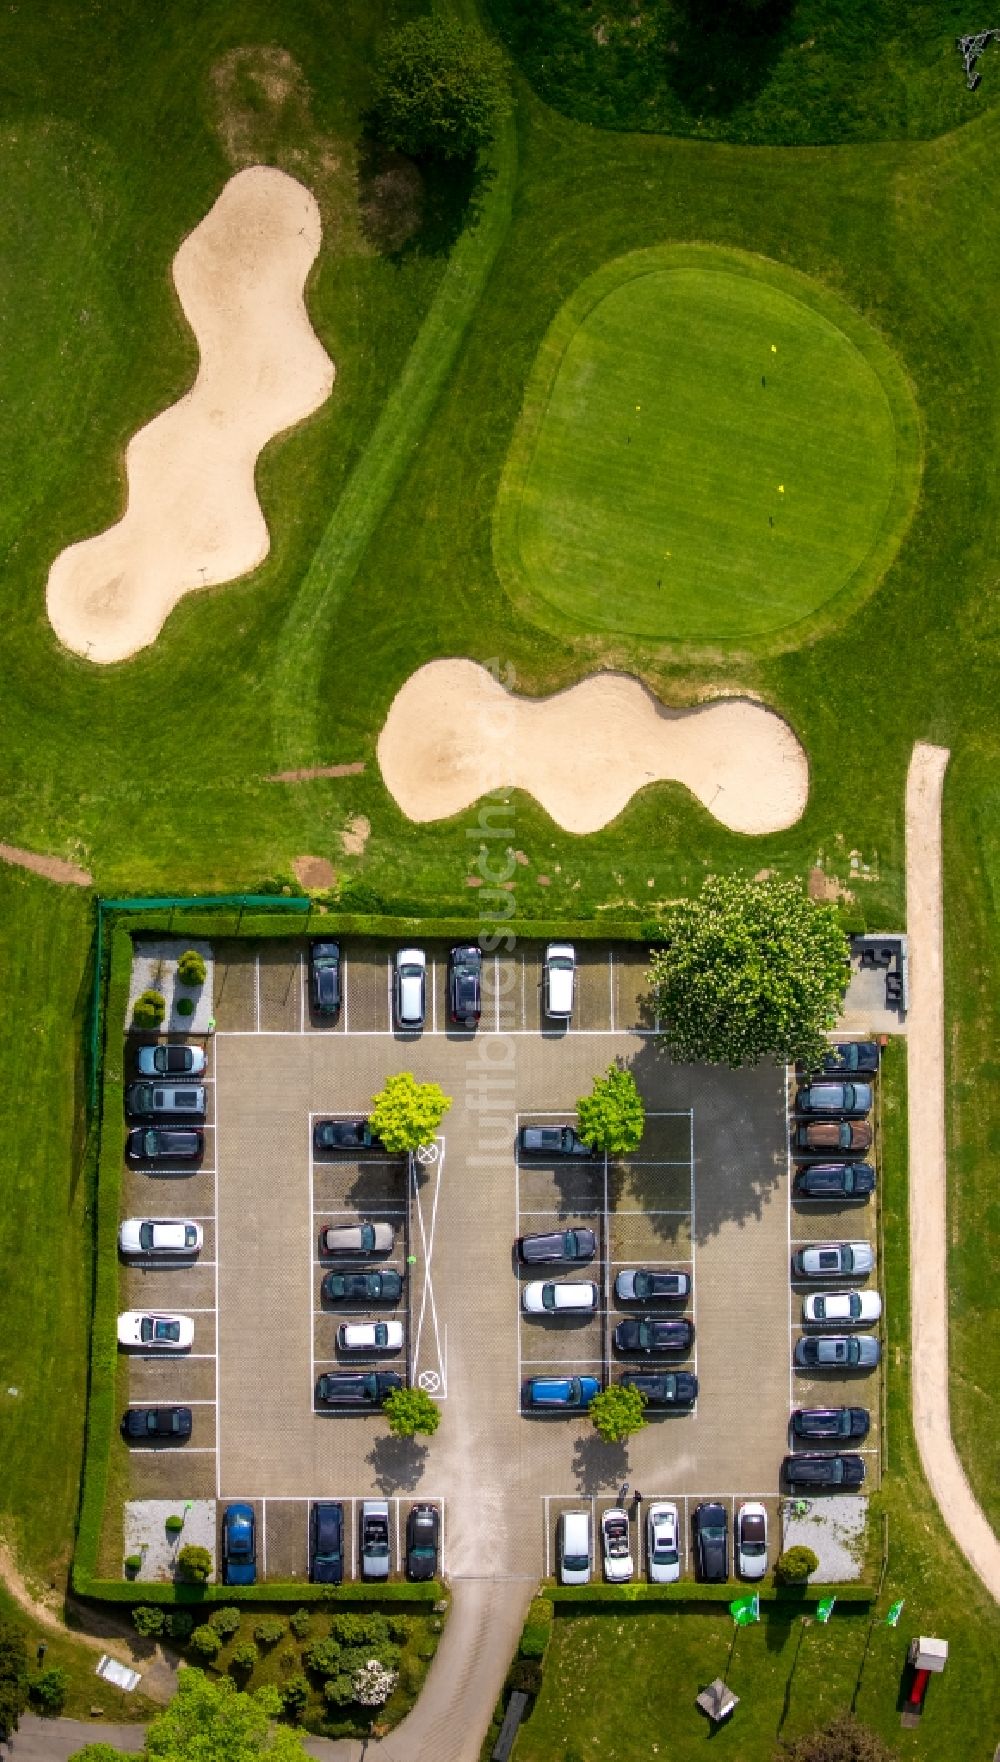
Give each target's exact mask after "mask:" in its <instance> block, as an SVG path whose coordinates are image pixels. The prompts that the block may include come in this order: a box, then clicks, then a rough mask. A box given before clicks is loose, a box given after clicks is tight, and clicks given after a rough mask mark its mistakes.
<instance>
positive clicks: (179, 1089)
mask: <svg viewBox="0 0 1000 1762" xmlns="http://www.w3.org/2000/svg"><path fill="white" fill-rule="evenodd" d="M125 1111H126V1113H127V1114H129V1116H130V1117H131V1118H132V1119H135V1118H137V1117H138V1118H140V1119H141V1118H143V1117H144V1116H152V1118H154V1119H155V1118H156V1117H157V1115H159V1114H182V1115H185V1116H186V1117H187V1118H188V1119H195V1120H203V1119H204V1118H205V1090H204V1088H203V1086H202V1085H201V1084H200V1083H191V1084H184V1083H130V1084H129V1086H128V1088H127V1089H126V1091H125Z"/></svg>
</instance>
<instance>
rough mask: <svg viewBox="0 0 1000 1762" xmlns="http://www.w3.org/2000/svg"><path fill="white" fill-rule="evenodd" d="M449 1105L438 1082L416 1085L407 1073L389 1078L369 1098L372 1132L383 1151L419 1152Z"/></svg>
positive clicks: (434, 1130) (429, 1141)
mask: <svg viewBox="0 0 1000 1762" xmlns="http://www.w3.org/2000/svg"><path fill="white" fill-rule="evenodd" d="M450 1106H451V1096H450V1095H446V1094H445V1093H444V1090H443V1089H442V1088H441V1086H440V1084H438V1083H418V1082H417V1080H416V1078H415V1077H414V1076H413V1075H411V1073H410V1072H409V1071H400V1072H399V1073H398V1075H396V1076H395V1077H389V1078H388V1079H387V1081H386V1083H385V1087H384V1088H382V1089H380V1090H379V1092H378V1094H377V1095H373V1096H372V1111H371V1124H372V1131H373V1132H374V1133H375V1135H376V1137H377V1138H380V1139H381V1140H382V1143H383V1144H384V1145H385V1147H386V1149H387V1150H391V1151H400V1150H419V1149H420V1147H421V1145H422V1144H431V1143H433V1141H434V1134H435V1132H436V1131H437V1129H438V1127H439V1126H440V1124H441V1121H442V1120H443V1119H444V1116H445V1114H446V1113H447V1112H448V1109H449V1108H450Z"/></svg>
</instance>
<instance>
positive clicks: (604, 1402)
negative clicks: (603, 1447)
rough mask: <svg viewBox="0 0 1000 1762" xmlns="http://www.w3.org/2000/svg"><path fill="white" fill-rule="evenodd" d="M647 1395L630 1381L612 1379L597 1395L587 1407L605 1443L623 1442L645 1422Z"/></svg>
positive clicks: (597, 1431)
mask: <svg viewBox="0 0 1000 1762" xmlns="http://www.w3.org/2000/svg"><path fill="white" fill-rule="evenodd" d="M645 1405H646V1397H645V1395H644V1394H643V1393H642V1392H641V1390H639V1389H633V1388H632V1387H631V1385H630V1384H627V1383H612V1385H611V1387H610V1388H608V1389H602V1390H601V1392H600V1394H599V1395H595V1396H594V1399H593V1401H592V1402H591V1403H590V1406H589V1408H588V1409H587V1411H588V1413H589V1414H590V1417H591V1420H592V1421H593V1425H594V1430H595V1432H596V1433H597V1434H598V1436H599V1437H601V1438H603V1439H604V1442H605V1443H606V1444H621V1443H623V1442H624V1440H625V1439H626V1438H630V1437H631V1436H632V1433H633V1432H641V1431H642V1428H643V1426H644V1425H645V1424H646V1418H645V1415H644V1413H643V1409H644V1407H645Z"/></svg>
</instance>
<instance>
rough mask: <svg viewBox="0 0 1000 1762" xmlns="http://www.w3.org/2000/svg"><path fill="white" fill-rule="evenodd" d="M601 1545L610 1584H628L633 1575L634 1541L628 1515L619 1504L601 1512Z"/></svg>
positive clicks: (606, 1576)
mask: <svg viewBox="0 0 1000 1762" xmlns="http://www.w3.org/2000/svg"><path fill="white" fill-rule="evenodd" d="M601 1546H602V1548H603V1549H604V1576H605V1578H606V1579H607V1581H608V1583H609V1585H624V1584H627V1583H628V1581H629V1579H630V1578H631V1577H632V1570H633V1568H632V1543H631V1540H630V1537H629V1528H628V1516H627V1514H626V1513H625V1512H624V1511H622V1510H620V1509H619V1508H618V1507H617V1506H612V1507H611V1509H610V1511H605V1512H602V1514H601Z"/></svg>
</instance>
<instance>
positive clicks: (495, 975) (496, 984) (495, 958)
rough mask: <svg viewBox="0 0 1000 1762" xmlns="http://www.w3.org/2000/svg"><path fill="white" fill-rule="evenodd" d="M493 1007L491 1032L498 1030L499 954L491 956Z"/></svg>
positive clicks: (496, 1032)
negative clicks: (492, 1028)
mask: <svg viewBox="0 0 1000 1762" xmlns="http://www.w3.org/2000/svg"><path fill="white" fill-rule="evenodd" d="M493 1007H494V1019H495V1026H494V1030H493V1032H494V1033H495V1034H499V1032H500V956H499V955H498V954H495V955H494V956H493Z"/></svg>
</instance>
